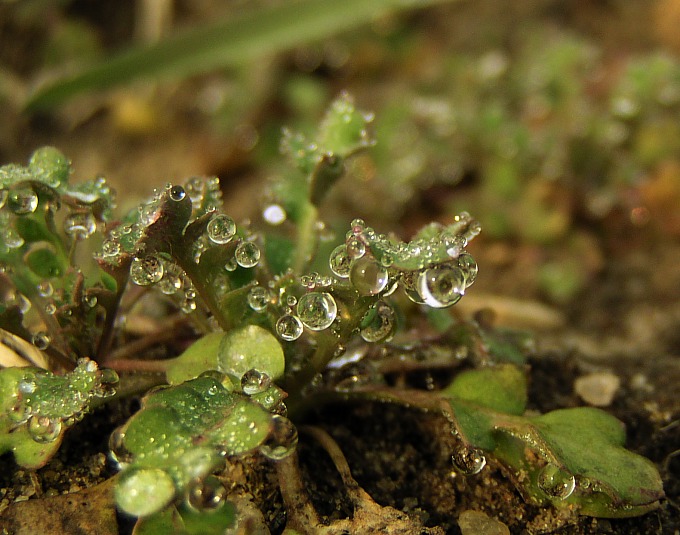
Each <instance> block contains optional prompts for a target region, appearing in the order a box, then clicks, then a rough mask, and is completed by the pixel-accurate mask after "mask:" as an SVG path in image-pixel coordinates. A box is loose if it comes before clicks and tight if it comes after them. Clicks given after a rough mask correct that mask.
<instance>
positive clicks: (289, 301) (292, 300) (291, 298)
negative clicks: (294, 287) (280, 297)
mask: <svg viewBox="0 0 680 535" xmlns="http://www.w3.org/2000/svg"><path fill="white" fill-rule="evenodd" d="M286 304H287V305H288V306H289V307H294V306H295V305H297V297H295V296H294V295H287V296H286Z"/></svg>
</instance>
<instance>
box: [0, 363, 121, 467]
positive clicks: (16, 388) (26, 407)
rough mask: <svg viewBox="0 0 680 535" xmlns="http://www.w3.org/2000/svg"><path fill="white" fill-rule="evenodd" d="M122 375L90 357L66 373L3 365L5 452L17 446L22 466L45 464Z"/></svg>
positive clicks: (0, 412) (0, 416)
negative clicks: (103, 369)
mask: <svg viewBox="0 0 680 535" xmlns="http://www.w3.org/2000/svg"><path fill="white" fill-rule="evenodd" d="M117 380H118V378H117V376H116V375H115V373H112V372H111V371H109V370H107V371H104V372H102V371H100V370H98V369H97V365H96V364H95V363H94V361H91V360H88V359H81V360H80V361H79V363H78V366H77V367H76V369H75V370H73V371H72V372H70V373H68V374H66V375H62V376H59V375H54V374H52V373H50V372H47V371H45V370H42V369H40V368H30V367H27V368H4V369H2V370H0V454H1V453H5V452H8V451H11V452H13V453H14V457H15V460H16V462H17V464H19V465H20V466H23V467H24V468H31V469H35V468H40V467H41V466H43V465H44V464H45V463H46V462H47V461H48V460H49V459H50V457H51V456H52V455H54V453H55V452H56V451H57V450H58V449H59V445H60V444H61V440H62V438H63V436H64V432H65V431H66V430H67V429H68V428H69V427H70V426H71V425H73V424H74V423H75V422H77V421H79V420H80V419H81V418H82V417H83V415H84V414H85V412H86V411H87V410H88V408H89V406H90V404H91V402H92V401H93V399H95V398H98V397H100V398H101V397H109V396H111V395H112V394H113V393H114V392H113V390H112V388H111V384H112V383H115V382H117Z"/></svg>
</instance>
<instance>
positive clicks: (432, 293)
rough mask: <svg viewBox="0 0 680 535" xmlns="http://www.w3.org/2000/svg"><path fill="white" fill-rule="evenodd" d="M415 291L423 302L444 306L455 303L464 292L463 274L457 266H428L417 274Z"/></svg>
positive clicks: (432, 305) (439, 306) (436, 306)
mask: <svg viewBox="0 0 680 535" xmlns="http://www.w3.org/2000/svg"><path fill="white" fill-rule="evenodd" d="M416 291H417V292H418V294H419V295H420V298H421V299H422V300H423V303H424V304H426V305H428V306H430V307H433V308H446V307H449V306H451V305H453V304H455V303H457V302H458V301H459V300H460V298H461V297H462V296H463V294H464V293H465V276H464V275H463V272H462V271H461V270H460V269H459V268H458V267H449V266H438V267H433V268H429V269H426V270H425V271H423V272H422V273H421V274H420V275H419V276H418V280H417V286H416Z"/></svg>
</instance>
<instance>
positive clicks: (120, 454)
mask: <svg viewBox="0 0 680 535" xmlns="http://www.w3.org/2000/svg"><path fill="white" fill-rule="evenodd" d="M109 455H110V457H111V459H112V460H113V462H115V463H116V464H117V465H118V468H119V469H122V468H125V466H127V465H128V464H129V463H130V462H131V461H132V453H130V451H129V450H128V449H127V447H126V446H125V432H124V431H123V428H122V427H118V428H117V429H115V430H114V432H113V433H111V436H110V437H109Z"/></svg>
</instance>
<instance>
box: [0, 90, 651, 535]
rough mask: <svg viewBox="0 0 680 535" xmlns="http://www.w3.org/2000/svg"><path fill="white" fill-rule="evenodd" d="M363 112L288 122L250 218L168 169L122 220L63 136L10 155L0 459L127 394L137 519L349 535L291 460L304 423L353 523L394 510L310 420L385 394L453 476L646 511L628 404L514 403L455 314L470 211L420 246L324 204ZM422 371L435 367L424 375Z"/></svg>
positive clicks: (467, 262) (4, 190)
mask: <svg viewBox="0 0 680 535" xmlns="http://www.w3.org/2000/svg"><path fill="white" fill-rule="evenodd" d="M372 121H373V116H372V115H371V114H366V113H363V112H361V111H360V110H358V109H357V108H356V107H355V105H354V102H353V100H352V98H351V97H350V96H349V95H347V94H344V93H343V94H342V95H341V96H340V97H339V98H338V99H336V100H335V101H334V102H332V103H331V105H330V106H329V109H328V111H327V112H326V115H325V116H324V118H323V119H322V120H321V122H320V126H319V129H318V131H317V132H316V133H313V134H311V135H305V134H302V133H295V132H292V131H288V130H286V131H285V132H284V135H283V140H282V143H281V151H282V153H283V155H284V157H285V158H286V159H287V160H288V163H289V164H290V165H291V170H290V172H289V173H288V174H283V175H282V176H281V177H280V178H278V179H277V180H276V181H274V182H273V184H272V187H271V192H268V195H267V199H268V202H267V206H266V207H265V209H264V210H263V211H262V212H259V213H260V214H261V215H262V217H261V218H260V217H256V218H254V219H253V221H254V222H253V223H249V222H246V221H243V222H241V221H238V222H237V221H235V220H234V219H233V218H232V217H231V216H230V215H228V214H227V213H226V212H225V210H224V203H223V200H222V192H221V189H220V184H219V180H218V179H217V178H216V177H191V178H189V179H187V180H186V181H184V182H182V183H177V184H168V185H167V186H166V187H164V188H159V189H157V190H156V191H155V192H154V193H153V194H152V195H151V196H150V198H149V199H147V200H146V201H145V202H143V203H141V204H140V205H139V206H137V207H136V208H135V209H132V210H130V211H129V212H128V213H127V214H117V213H114V207H115V202H114V192H113V191H112V190H111V189H110V187H109V185H108V184H107V182H106V180H104V179H102V178H100V177H99V178H95V179H93V180H90V181H86V182H83V183H76V182H75V181H73V180H71V179H70V174H71V168H70V162H69V161H68V159H67V158H66V157H65V156H64V155H62V154H61V153H60V152H59V151H57V150H56V149H53V148H49V147H47V148H44V149H40V150H38V151H36V152H35V153H34V155H33V156H32V158H31V160H30V162H29V164H28V165H27V166H20V165H6V166H3V167H0V233H1V235H2V240H0V291H1V292H2V295H3V300H2V302H1V303H0V342H1V343H2V349H3V351H2V352H0V359H1V360H0V364H2V366H3V367H2V369H0V454H2V453H9V452H11V453H13V455H14V458H15V460H16V463H17V464H18V465H19V466H21V467H23V468H24V469H30V470H35V469H38V468H40V467H42V466H44V465H45V464H46V463H47V462H49V461H50V459H51V458H52V457H53V456H54V455H55V453H56V452H57V450H58V449H59V447H60V444H61V443H62V441H63V439H64V436H65V435H66V434H67V432H68V430H69V429H71V428H72V427H73V426H75V425H77V424H78V423H79V422H80V421H81V420H82V419H83V418H84V417H85V415H86V414H87V413H88V411H90V410H91V409H93V408H96V407H97V408H101V410H106V409H107V407H109V405H108V404H109V402H110V400H111V399H118V398H120V397H123V396H128V397H131V396H137V397H138V398H139V405H141V406H140V408H139V410H138V411H137V412H135V413H134V414H133V415H131V416H129V417H122V416H121V414H122V413H123V412H124V411H121V410H120V406H128V405H129V404H128V405H116V407H117V408H115V409H110V413H107V414H108V416H110V417H111V418H118V419H119V420H120V421H118V422H117V427H116V429H115V430H114V431H113V432H112V433H111V435H110V437H109V439H108V447H109V451H108V454H109V458H110V460H111V461H112V463H113V466H114V467H115V468H116V469H117V470H118V471H119V472H120V473H119V475H118V476H117V478H116V480H115V490H114V491H113V493H112V494H113V495H112V497H110V498H109V499H110V500H113V503H115V506H116V507H117V508H118V509H119V510H120V511H122V512H124V513H126V514H128V515H131V516H133V517H137V520H136V522H137V524H136V527H135V533H170V532H171V531H172V530H180V531H181V532H182V533H185V532H186V533H199V532H200V533H203V532H206V533H225V532H229V533H231V532H232V531H234V530H235V531H234V532H236V531H239V530H243V529H245V530H247V529H249V526H251V525H254V526H256V527H255V528H254V529H260V524H257V523H254V522H255V520H253V519H257V521H258V522H261V523H264V522H265V519H267V520H268V521H271V522H277V523H278V524H276V526H274V525H273V524H272V527H273V528H275V529H276V530H278V531H277V532H281V531H282V530H284V529H285V532H289V531H290V532H291V533H293V530H294V529H295V530H298V531H299V529H301V526H303V527H304V530H305V532H314V533H316V532H328V533H340V532H342V533H350V532H352V533H354V532H357V533H359V532H363V531H361V530H356V529H355V524H352V522H354V521H355V520H353V519H351V518H338V519H336V518H335V517H334V515H336V513H335V512H334V513H333V515H331V516H330V517H329V518H328V519H327V521H328V524H329V525H323V526H322V523H321V521H320V520H318V515H317V513H316V511H315V503H316V502H312V501H311V500H310V499H309V496H308V490H310V489H308V488H307V487H306V485H305V478H302V476H301V472H300V469H299V464H298V455H299V456H304V455H306V454H307V453H308V452H309V450H310V448H302V447H301V448H298V445H299V442H301V441H305V440H307V439H308V438H310V437H312V438H313V440H315V441H316V442H317V443H318V445H319V446H320V447H321V448H323V449H324V450H326V452H327V453H328V455H329V456H330V459H331V461H332V464H333V465H335V466H336V468H337V469H338V472H339V474H340V476H341V477H340V480H342V482H343V484H344V485H345V487H346V491H347V496H348V497H349V499H350V501H351V502H352V504H353V505H354V506H355V514H354V518H355V519H357V518H362V517H364V516H365V515H366V512H367V511H369V510H373V509H371V507H374V508H378V509H380V510H381V511H383V512H384V511H387V510H388V509H390V510H391V508H380V506H378V505H377V504H375V503H372V504H371V507H368V508H367V506H366V505H365V504H366V503H367V500H368V498H367V496H368V494H367V493H366V492H365V491H363V489H361V487H360V486H359V484H358V483H357V481H355V480H354V479H353V478H352V476H351V469H350V468H351V467H348V466H347V465H348V461H347V459H345V457H344V454H343V446H344V444H342V443H336V442H335V439H334V438H332V437H331V434H329V433H327V432H326V431H325V430H323V429H322V428H324V429H325V428H327V427H330V426H331V425H332V424H331V422H330V421H328V422H326V421H324V418H325V416H324V415H325V414H327V413H328V412H333V413H335V414H342V413H347V414H350V413H352V414H354V413H353V410H352V409H350V408H349V407H356V406H357V404H361V403H366V402H369V403H371V404H372V406H374V407H376V408H375V409H373V410H372V411H371V412H372V413H375V414H380V409H378V408H377V407H380V405H379V404H380V403H390V404H392V406H403V407H404V410H405V411H413V410H423V411H425V413H426V414H427V417H428V418H430V417H432V418H436V419H438V421H441V422H443V425H444V432H443V433H442V435H443V437H444V438H443V439H442V443H441V444H438V445H437V448H438V450H441V451H445V452H446V458H447V459H448V458H450V459H451V462H452V464H453V468H454V469H455V471H456V477H460V478H475V477H479V475H478V474H480V473H484V474H488V477H489V478H492V477H506V478H508V481H509V483H508V484H512V485H515V486H516V487H517V489H518V493H517V495H518V496H522V498H523V499H525V500H526V501H528V502H529V503H531V504H533V505H535V506H544V507H555V508H557V509H559V514H556V515H554V516H559V517H564V518H567V519H568V520H569V521H570V522H571V521H572V520H573V517H574V516H575V515H577V514H587V515H592V516H605V517H619V516H620V517H624V516H632V515H638V514H643V513H645V512H647V511H650V510H652V509H654V508H655V507H657V506H658V505H659V500H661V498H662V497H663V488H662V485H661V479H660V476H659V473H658V471H657V469H656V467H655V466H654V465H653V464H652V463H651V462H650V461H648V460H646V459H644V458H642V457H640V456H638V455H636V454H634V453H632V452H630V451H628V450H626V449H625V448H624V447H623V444H624V440H625V433H624V431H623V429H622V426H621V424H620V422H618V420H616V419H615V418H613V417H612V416H610V415H608V414H606V413H604V412H602V411H599V410H596V409H592V408H587V407H579V408H570V409H558V410H554V411H552V412H548V413H546V414H538V413H537V412H536V411H527V404H528V389H527V377H526V373H527V367H526V365H525V364H526V362H525V357H524V353H523V352H522V349H521V345H520V343H519V342H517V341H516V339H515V338H513V336H511V334H509V333H508V332H504V331H503V332H501V331H499V330H498V331H497V330H496V329H494V328H492V327H491V326H480V325H478V324H477V323H475V322H472V321H468V320H463V319H461V318H460V317H459V315H457V314H450V310H449V309H450V307H453V306H454V305H456V303H458V302H459V301H460V300H461V299H463V298H464V296H465V294H466V293H468V292H470V291H471V290H472V288H471V285H472V284H473V283H474V282H475V280H476V279H477V275H478V266H477V262H476V260H475V259H474V258H473V256H472V255H471V254H470V253H469V252H468V251H467V250H466V247H467V245H468V243H470V242H471V241H472V240H473V239H474V238H475V237H476V236H477V235H478V234H479V233H480V226H479V224H478V223H477V221H475V219H474V218H473V217H472V216H471V215H470V214H468V213H467V212H462V213H460V214H458V215H451V216H449V217H448V221H449V224H447V225H444V224H440V223H432V224H430V225H426V226H425V227H424V228H422V229H421V230H420V231H418V232H417V233H416V234H415V235H414V236H412V237H411V239H410V240H409V241H401V240H400V239H398V238H396V237H394V236H393V235H391V234H390V235H387V234H383V233H382V232H383V230H382V229H381V230H380V231H378V230H376V229H374V228H372V227H371V226H369V225H370V224H374V223H371V221H370V215H367V217H366V220H364V219H359V218H355V219H353V220H351V221H349V224H348V221H344V222H338V221H335V220H333V221H331V220H330V219H331V218H332V217H335V216H333V215H332V211H326V210H325V208H324V200H325V199H326V198H327V195H328V192H329V191H330V190H331V189H332V188H333V187H334V186H335V185H336V183H338V182H339V181H341V179H342V176H343V174H344V172H345V171H347V170H348V169H350V166H348V165H347V162H348V161H350V160H351V158H353V157H355V156H356V155H357V154H358V153H361V152H365V151H368V150H369V149H370V148H371V147H372V145H373V140H372V138H371V135H370V131H371V130H370V123H371V122H372ZM326 217H328V218H329V220H328V221H325V220H324V219H325V218H326ZM255 222H259V223H260V225H259V226H261V227H262V228H259V226H258V225H257V224H256V223H255ZM375 224H377V223H375ZM343 228H344V229H343ZM331 229H332V232H331ZM336 230H339V232H337V233H336ZM386 231H387V229H385V230H384V232H386ZM76 259H77V261H76ZM404 294H405V297H404ZM409 299H410V300H411V301H413V302H414V303H417V304H418V306H413V305H411V303H409V301H408V300H409ZM403 304H406V305H407V306H402V305H403ZM436 318H439V323H436ZM427 321H430V325H429V326H426V327H425V328H424V332H426V333H427V335H426V336H421V333H420V327H421V326H423V325H425V322H427ZM441 325H444V327H441ZM403 327H406V328H403ZM435 332H436V333H439V335H438V337H437V338H436V339H434V338H433V335H432V333H435ZM5 348H7V349H6V350H5ZM463 360H465V365H464V366H461V362H462V361H463ZM442 370H444V371H443V372H442ZM422 376H426V377H430V378H431V379H432V380H431V381H429V382H428V387H427V388H423V389H416V388H415V385H418V384H419V380H418V378H419V377H420V378H422ZM420 382H422V381H420ZM326 406H332V407H333V411H324V410H323V409H324V407H326ZM338 408H339V410H338ZM345 409H346V410H345ZM360 412H361V411H356V414H359V413H360ZM310 415H314V418H310ZM108 416H107V417H108ZM352 418H354V416H352ZM315 419H316V420H317V421H319V425H309V423H310V422H314V420H315ZM298 430H299V431H300V433H299V434H298ZM449 430H450V433H449ZM369 432H371V431H369ZM337 436H342V433H337ZM376 438H378V437H376ZM379 438H380V439H381V440H382V439H383V438H384V437H379ZM428 440H429V439H428ZM378 442H380V441H378V440H376V443H378ZM421 442H423V440H421ZM584 444H587V445H588V447H587V448H585V447H584ZM487 466H493V467H494V468H500V470H494V471H493V474H491V473H490V472H491V471H490V470H489V469H488V468H487ZM232 478H233V480H232ZM254 482H259V483H260V484H262V485H267V487H266V488H258V489H253V488H252V485H254V484H255V483H254ZM585 482H588V484H587V485H586V484H585ZM460 487H461V488H462V487H464V485H461V486H460ZM456 492H458V491H456ZM461 492H462V491H461ZM278 496H281V497H282V499H281V500H280V501H277V502H276V503H275V504H274V505H272V504H270V503H269V502H270V501H272V500H278V498H275V499H274V498H272V500H270V497H278ZM246 497H257V500H255V499H254V498H253V499H252V500H251V499H250V498H248V499H246ZM258 500H259V501H258ZM460 501H461V503H465V500H464V499H463V500H460ZM256 502H257V504H256ZM452 502H454V503H457V502H458V499H457V498H454V497H452ZM258 507H262V508H267V507H272V508H276V511H274V509H272V510H267V511H257V514H255V513H253V512H252V511H253V510H255V509H257V508H258ZM284 509H285V511H284ZM339 511H340V509H339V510H338V512H337V514H340V513H339ZM369 512H370V511H369ZM303 513H304V514H303ZM390 514H393V513H390ZM301 515H303V517H304V521H302V520H301V519H300V518H301ZM399 515H400V516H399V517H398V518H397V519H396V520H397V521H399V522H402V521H403V520H404V517H406V516H408V515H402V513H401V512H400V513H399ZM395 518H396V517H395ZM409 518H410V517H409ZM272 519H274V520H272ZM283 519H287V521H288V526H287V527H285V526H284V525H283V523H284V522H285V521H286V520H283ZM304 522H307V523H308V524H309V525H304ZM414 522H415V521H414ZM262 525H264V524H262ZM381 525H384V524H381ZM205 526H211V528H210V530H208V528H205ZM348 526H349V527H348ZM203 529H206V530H207V531H201V530H203ZM267 529H269V528H267ZM378 529H382V528H378ZM422 529H425V530H428V529H429V528H423V525H422V522H420V524H419V525H418V527H417V529H416V528H413V526H412V525H411V526H410V527H409V529H408V530H403V531H400V533H401V532H403V533H407V532H408V533H421V532H423V533H424V532H428V533H429V532H430V531H422ZM262 532H266V530H265V529H264V528H262Z"/></svg>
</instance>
